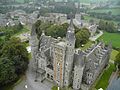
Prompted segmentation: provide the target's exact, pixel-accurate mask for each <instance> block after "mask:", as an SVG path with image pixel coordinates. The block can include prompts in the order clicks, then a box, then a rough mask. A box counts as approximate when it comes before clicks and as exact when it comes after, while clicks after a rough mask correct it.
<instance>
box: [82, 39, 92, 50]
mask: <svg viewBox="0 0 120 90" xmlns="http://www.w3.org/2000/svg"><path fill="white" fill-rule="evenodd" d="M92 44H93V42H92V41H88V42H87V43H86V44H85V45H84V47H80V49H81V50H86V49H87V48H89V47H90V46H91V45H92Z"/></svg>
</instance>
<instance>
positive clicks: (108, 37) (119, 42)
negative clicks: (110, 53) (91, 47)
mask: <svg viewBox="0 0 120 90" xmlns="http://www.w3.org/2000/svg"><path fill="white" fill-rule="evenodd" d="M99 40H102V41H104V42H105V43H106V44H108V43H110V42H112V46H113V47H116V48H120V33H108V32H104V34H103V35H102V36H101V37H100V38H99Z"/></svg>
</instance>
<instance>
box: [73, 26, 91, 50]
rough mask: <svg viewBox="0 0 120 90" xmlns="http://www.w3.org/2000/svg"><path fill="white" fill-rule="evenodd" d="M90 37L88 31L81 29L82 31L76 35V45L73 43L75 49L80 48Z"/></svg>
mask: <svg viewBox="0 0 120 90" xmlns="http://www.w3.org/2000/svg"><path fill="white" fill-rule="evenodd" d="M89 37H90V33H89V31H88V29H86V28H83V29H82V30H79V31H78V32H77V33H76V43H75V47H76V48H78V47H80V46H81V45H82V44H85V43H87V41H88V40H89Z"/></svg>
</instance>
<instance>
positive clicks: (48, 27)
mask: <svg viewBox="0 0 120 90" xmlns="http://www.w3.org/2000/svg"><path fill="white" fill-rule="evenodd" d="M68 26H69V25H68V24H67V23H64V24H62V25H54V24H51V23H48V22H47V23H43V22H41V21H40V20H38V21H37V22H36V23H35V28H36V32H37V35H38V38H39V37H40V35H41V33H42V30H45V33H46V35H48V36H52V37H54V38H57V37H62V38H63V37H66V32H67V28H68ZM74 27H75V35H76V45H75V46H76V48H78V47H80V46H81V45H82V44H85V43H87V41H88V40H89V37H90V33H89V31H88V29H86V28H82V29H79V28H77V27H76V26H74Z"/></svg>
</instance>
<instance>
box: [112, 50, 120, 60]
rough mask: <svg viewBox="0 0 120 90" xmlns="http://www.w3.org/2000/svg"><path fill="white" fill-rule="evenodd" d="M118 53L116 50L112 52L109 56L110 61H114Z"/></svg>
mask: <svg viewBox="0 0 120 90" xmlns="http://www.w3.org/2000/svg"><path fill="white" fill-rule="evenodd" d="M118 53H119V52H118V51H117V50H114V49H113V50H112V52H111V56H110V59H111V60H115V59H116V55H117V54H118Z"/></svg>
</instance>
